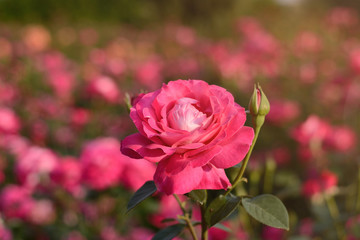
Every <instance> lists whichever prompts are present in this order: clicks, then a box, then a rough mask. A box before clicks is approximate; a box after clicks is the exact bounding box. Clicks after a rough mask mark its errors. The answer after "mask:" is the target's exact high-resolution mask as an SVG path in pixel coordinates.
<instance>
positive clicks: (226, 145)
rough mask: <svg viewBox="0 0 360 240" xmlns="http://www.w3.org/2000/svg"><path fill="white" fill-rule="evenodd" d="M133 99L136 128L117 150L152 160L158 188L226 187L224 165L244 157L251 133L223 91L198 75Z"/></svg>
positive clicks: (242, 114) (184, 190) (168, 191)
mask: <svg viewBox="0 0 360 240" xmlns="http://www.w3.org/2000/svg"><path fill="white" fill-rule="evenodd" d="M136 101H137V102H136V103H135V105H134V106H133V107H132V108H131V113H130V117H131V118H132V120H133V121H134V123H135V125H136V127H137V129H138V130H139V133H136V134H133V135H130V136H128V137H127V138H125V139H124V140H123V141H122V146H121V149H122V152H123V153H124V154H125V155H128V156H130V157H132V158H138V159H139V158H144V159H146V160H148V161H150V162H158V165H157V168H156V172H155V175H154V181H155V183H156V185H157V187H158V189H159V191H161V192H164V193H166V194H172V193H179V194H183V193H187V192H190V191H191V190H194V189H226V188H227V187H229V186H230V182H229V180H228V179H227V177H226V175H225V171H224V169H225V168H229V167H232V166H234V165H236V164H237V163H239V162H240V161H241V160H242V159H243V158H244V156H245V155H246V153H247V151H248V150H249V147H250V145H251V143H252V139H253V137H254V132H253V129H252V128H250V127H246V126H244V123H245V119H246V114H245V110H244V108H242V107H240V106H239V105H238V104H236V103H235V102H234V98H233V96H232V95H231V94H230V93H229V92H227V91H226V90H225V89H224V88H221V87H218V86H215V85H208V84H207V83H206V82H204V81H201V80H188V81H186V80H177V81H172V82H169V83H168V84H167V85H165V84H164V85H163V87H162V88H161V89H159V90H157V91H155V92H151V93H148V94H145V95H142V96H140V97H138V99H137V100H136ZM235 156H236V157H235ZM185 179H186V181H184V180H185Z"/></svg>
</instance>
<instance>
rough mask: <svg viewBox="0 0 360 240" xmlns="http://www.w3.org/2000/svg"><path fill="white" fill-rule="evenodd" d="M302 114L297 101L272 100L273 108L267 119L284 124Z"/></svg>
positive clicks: (277, 123)
mask: <svg viewBox="0 0 360 240" xmlns="http://www.w3.org/2000/svg"><path fill="white" fill-rule="evenodd" d="M299 114H300V107H299V105H298V104H297V103H296V102H293V101H289V100H284V99H283V100H272V101H271V109H270V112H269V114H268V115H266V120H268V121H269V122H271V123H273V124H276V125H282V124H284V123H288V122H290V121H293V120H294V119H296V118H297V117H298V116H299Z"/></svg>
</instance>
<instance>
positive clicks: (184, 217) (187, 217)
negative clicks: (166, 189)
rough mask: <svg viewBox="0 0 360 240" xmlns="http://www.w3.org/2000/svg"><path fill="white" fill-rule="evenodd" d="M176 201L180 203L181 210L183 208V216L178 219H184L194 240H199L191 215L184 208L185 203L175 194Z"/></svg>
mask: <svg viewBox="0 0 360 240" xmlns="http://www.w3.org/2000/svg"><path fill="white" fill-rule="evenodd" d="M173 195H174V197H175V199H176V201H177V202H178V204H179V206H180V208H181V211H182V212H183V214H184V215H183V216H179V217H178V218H179V219H182V220H184V221H185V222H186V225H187V227H188V228H189V231H190V233H191V236H192V237H193V239H194V240H198V238H197V236H196V232H195V229H194V226H193V225H192V222H191V219H190V214H189V213H188V212H187V211H186V209H185V206H184V203H183V202H181V200H180V198H179V197H178V195H176V194H173Z"/></svg>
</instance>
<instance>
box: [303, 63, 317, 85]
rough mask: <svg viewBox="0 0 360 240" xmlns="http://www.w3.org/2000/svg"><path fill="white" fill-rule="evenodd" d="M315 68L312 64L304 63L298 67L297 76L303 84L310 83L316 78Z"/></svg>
mask: <svg viewBox="0 0 360 240" xmlns="http://www.w3.org/2000/svg"><path fill="white" fill-rule="evenodd" d="M317 71H318V70H317V69H316V66H315V65H314V64H304V65H301V66H300V68H299V78H300V81H301V82H302V83H304V84H312V83H314V82H315V81H316V79H317Z"/></svg>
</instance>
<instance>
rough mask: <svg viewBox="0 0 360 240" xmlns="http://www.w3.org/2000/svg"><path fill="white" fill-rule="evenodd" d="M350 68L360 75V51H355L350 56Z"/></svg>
mask: <svg viewBox="0 0 360 240" xmlns="http://www.w3.org/2000/svg"><path fill="white" fill-rule="evenodd" d="M349 58H350V59H349V61H350V63H349V64H350V67H351V68H352V70H353V71H354V72H355V73H357V74H360V49H354V50H352V51H351V52H350V54H349Z"/></svg>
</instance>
